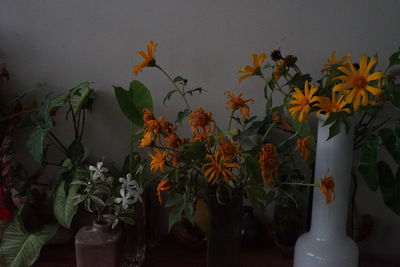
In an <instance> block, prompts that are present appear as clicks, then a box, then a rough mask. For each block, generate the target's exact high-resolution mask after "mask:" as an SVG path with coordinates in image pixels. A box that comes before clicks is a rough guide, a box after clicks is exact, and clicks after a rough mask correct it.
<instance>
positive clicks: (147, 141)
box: [139, 132, 153, 147]
mask: <svg viewBox="0 0 400 267" xmlns="http://www.w3.org/2000/svg"><path fill="white" fill-rule="evenodd" d="M152 136H153V134H152V132H145V133H144V135H143V138H142V139H141V140H140V145H139V146H140V147H146V146H149V145H151V143H152V142H153V138H152Z"/></svg>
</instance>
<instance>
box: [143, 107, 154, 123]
mask: <svg viewBox="0 0 400 267" xmlns="http://www.w3.org/2000/svg"><path fill="white" fill-rule="evenodd" d="M142 112H143V121H144V123H145V124H146V122H148V121H150V120H154V116H153V113H152V112H151V111H150V110H148V109H147V108H144V109H143V110H142Z"/></svg>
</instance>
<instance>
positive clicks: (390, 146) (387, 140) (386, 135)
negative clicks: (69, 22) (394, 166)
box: [379, 128, 400, 164]
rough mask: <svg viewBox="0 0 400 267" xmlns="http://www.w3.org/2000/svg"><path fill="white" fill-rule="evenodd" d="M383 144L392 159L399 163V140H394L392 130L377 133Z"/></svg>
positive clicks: (385, 129)
mask: <svg viewBox="0 0 400 267" xmlns="http://www.w3.org/2000/svg"><path fill="white" fill-rule="evenodd" d="M379 135H380V137H381V138H382V141H383V144H384V146H385V148H386V150H387V151H388V152H389V154H390V155H391V156H392V157H393V159H394V160H395V161H396V162H397V163H398V164H399V163H400V139H399V138H396V135H395V134H394V133H393V130H392V129H389V128H384V129H381V130H380V131H379Z"/></svg>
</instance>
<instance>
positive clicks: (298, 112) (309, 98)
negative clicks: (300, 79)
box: [289, 81, 318, 122]
mask: <svg viewBox="0 0 400 267" xmlns="http://www.w3.org/2000/svg"><path fill="white" fill-rule="evenodd" d="M294 90H295V91H296V92H295V93H293V94H292V97H293V98H294V100H292V101H290V102H289V105H292V106H291V107H290V108H289V113H290V115H292V117H298V120H299V121H300V122H304V121H305V120H307V117H308V113H309V112H310V110H311V107H310V104H311V103H313V102H315V101H317V100H318V98H317V96H313V95H314V94H315V92H317V90H318V88H317V87H315V86H314V85H311V88H310V89H309V87H308V81H306V82H305V84H304V94H303V92H302V91H301V90H300V89H299V88H294Z"/></svg>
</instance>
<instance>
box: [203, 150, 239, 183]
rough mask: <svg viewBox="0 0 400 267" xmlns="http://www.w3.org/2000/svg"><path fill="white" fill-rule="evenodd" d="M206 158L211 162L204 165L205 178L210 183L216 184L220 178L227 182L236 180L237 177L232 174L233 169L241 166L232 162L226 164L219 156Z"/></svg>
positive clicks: (207, 156)
mask: <svg viewBox="0 0 400 267" xmlns="http://www.w3.org/2000/svg"><path fill="white" fill-rule="evenodd" d="M206 158H207V159H209V160H210V161H211V162H209V163H205V164H204V165H203V168H202V170H203V172H204V176H205V177H206V179H207V182H208V183H211V184H214V183H215V182H217V181H218V179H219V178H220V177H222V178H223V179H224V181H225V182H227V181H229V180H232V179H236V176H235V175H234V174H233V173H232V168H240V165H239V164H237V163H232V162H225V161H224V159H223V158H222V157H220V156H219V155H218V154H215V153H214V154H212V155H209V154H208V155H206Z"/></svg>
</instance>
